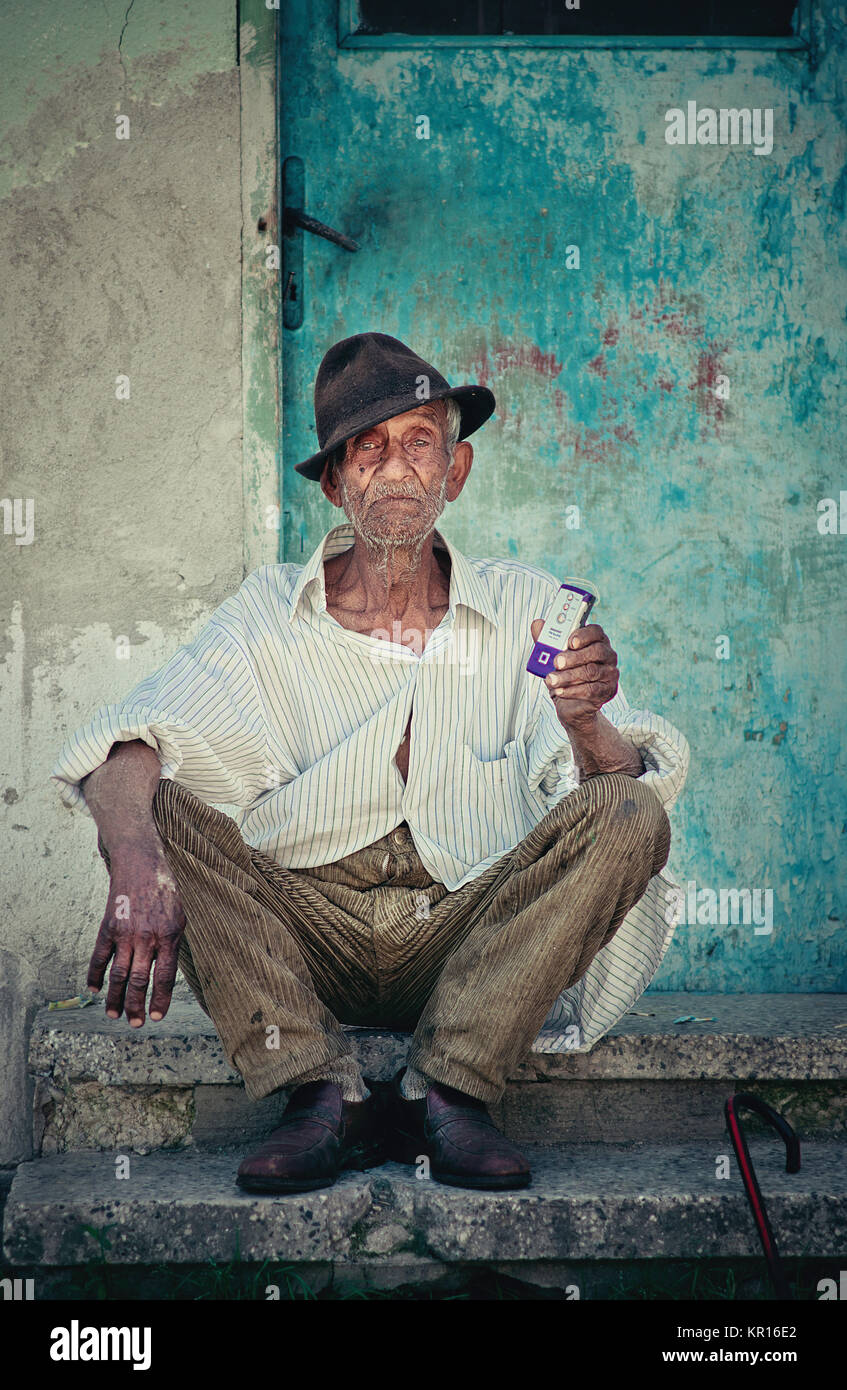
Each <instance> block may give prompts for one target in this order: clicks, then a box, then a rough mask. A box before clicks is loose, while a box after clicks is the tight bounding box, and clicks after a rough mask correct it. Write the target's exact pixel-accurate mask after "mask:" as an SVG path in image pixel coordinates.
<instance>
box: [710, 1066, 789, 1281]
mask: <svg viewBox="0 0 847 1390" xmlns="http://www.w3.org/2000/svg"><path fill="white" fill-rule="evenodd" d="M741 1108H743V1109H745V1110H754V1111H755V1112H756V1114H757V1115H761V1117H762V1119H763V1120H767V1122H768V1124H769V1125H771V1126H772V1127H773V1128H774V1129H775V1130H776V1131H777V1133H778V1134H779V1136H780V1138H781V1139H782V1140H783V1142H784V1143H785V1171H786V1173H799V1171H800V1140H799V1139H798V1138H797V1135H796V1134H795V1133H794V1130H793V1129H792V1128H791V1125H790V1124H789V1123H788V1121H787V1120H786V1119H785V1117H784V1116H783V1115H780V1113H779V1111H778V1110H773V1109H772V1108H771V1107H770V1106H769V1105H768V1104H766V1102H765V1101H763V1100H760V1099H759V1097H758V1096H754V1095H750V1094H749V1093H748V1092H746V1091H740V1092H739V1093H738V1094H737V1095H734V1096H730V1097H729V1099H728V1100H727V1102H726V1104H725V1105H724V1116H725V1117H726V1127H727V1129H728V1130H729V1137H730V1139H731V1140H732V1147H733V1148H734V1150H735V1157H736V1159H737V1161H738V1166H739V1168H740V1169H741V1177H742V1178H743V1180H744V1190H745V1192H746V1193H747V1200H748V1201H749V1203H750V1207H751V1210H752V1212H753V1220H754V1221H755V1223H756V1230H757V1231H758V1232H759V1239H760V1240H761V1242H762V1249H763V1250H764V1252H765V1259H766V1260H767V1264H768V1272H769V1274H770V1276H771V1282H772V1283H773V1286H774V1290H775V1291H776V1296H777V1298H781V1299H787V1300H791V1299H793V1297H794V1295H793V1294H792V1292H791V1289H790V1287H789V1284H788V1280H787V1279H786V1277H785V1274H784V1273H783V1269H782V1263H781V1261H780V1258H779V1250H778V1249H777V1244H776V1240H775V1238H774V1233H773V1231H772V1230H771V1223H770V1221H769V1220H768V1213H767V1210H766V1208H765V1201H764V1198H763V1197H762V1193H761V1190H760V1188H759V1184H758V1182H757V1181H756V1174H755V1172H754V1169H753V1162H752V1159H751V1158H750V1151H749V1149H748V1148H747V1140H746V1139H745V1137H744V1131H743V1129H742V1128H741V1122H740V1120H739V1118H738V1113H737V1112H738V1110H739V1109H741Z"/></svg>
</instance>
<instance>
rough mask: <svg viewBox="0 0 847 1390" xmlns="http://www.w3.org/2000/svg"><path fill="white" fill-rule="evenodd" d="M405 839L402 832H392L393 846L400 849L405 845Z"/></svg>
mask: <svg viewBox="0 0 847 1390" xmlns="http://www.w3.org/2000/svg"><path fill="white" fill-rule="evenodd" d="M405 838H406V837H405V836H404V834H403V831H402V830H392V832H391V843H392V845H396V846H397V848H398V849H399V848H400V846H401V845H402V844H404V843H405Z"/></svg>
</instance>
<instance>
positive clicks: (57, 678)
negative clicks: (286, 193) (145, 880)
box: [0, 0, 244, 1163]
mask: <svg viewBox="0 0 847 1390" xmlns="http://www.w3.org/2000/svg"><path fill="white" fill-rule="evenodd" d="M0 53H2V54H3V82H2V84H0V130H2V142H0V144H2V151H3V162H2V167H1V168H0V197H2V205H0V242H2V248H0V319H2V322H3V336H4V339H5V341H4V348H5V352H4V362H5V365H4V376H3V392H2V396H3V402H2V411H3V415H2V421H0V438H1V439H2V473H0V480H1V481H0V496H2V497H9V498H12V499H14V498H20V499H22V500H23V501H24V502H25V500H26V499H32V502H33V503H34V535H33V539H32V542H31V544H21V545H19V544H17V543H16V540H15V537H14V536H13V535H4V534H0V565H2V580H0V591H2V623H0V632H2V637H0V641H1V642H2V650H1V651H0V660H2V666H0V682H1V684H0V727H2V729H3V736H2V743H3V748H2V772H0V806H2V811H3V817H2V820H3V848H2V859H3V870H4V871H3V876H2V888H0V900H1V901H2V908H0V911H2V923H3V925H2V942H3V948H2V953H0V978H2V981H3V984H2V988H0V1088H2V1097H3V1100H2V1111H0V1162H6V1163H8V1162H12V1161H14V1160H16V1159H18V1158H20V1157H21V1156H23V1155H25V1154H26V1152H27V1147H28V1144H29V1113H28V1105H27V1097H26V1082H25V1048H26V1043H27V1036H28V1026H25V1024H27V1025H28V1019H29V1017H31V1011H32V1009H33V1007H34V1006H35V1005H36V1004H40V1003H43V1002H44V1000H45V999H47V998H55V997H59V996H63V995H67V994H70V993H76V992H78V990H79V989H80V988H81V987H82V986H83V984H84V981H85V970H86V966H87V961H88V957H89V955H90V952H91V948H92V943H93V938H94V934H95V932H96V928H97V926H98V924H99V921H100V918H101V916H102V912H103V907H104V903H105V893H106V887H107V880H106V876H105V871H104V868H103V866H102V864H101V862H100V860H99V856H98V855H97V852H96V844H95V839H94V835H93V823H92V822H91V821H90V820H89V819H88V818H87V817H83V816H80V815H75V816H71V815H70V814H69V813H67V812H66V811H64V810H63V809H62V808H61V807H60V805H59V803H58V801H57V797H56V793H55V787H54V785H53V784H52V783H50V782H48V780H47V778H48V774H49V771H50V767H51V765H52V762H53V760H54V758H55V755H56V751H57V748H58V745H59V743H60V741H61V739H62V737H63V735H64V733H65V731H66V730H67V729H68V728H71V727H74V726H76V725H78V724H79V723H81V722H82V720H83V719H84V718H86V717H87V716H88V714H89V713H90V712H91V710H92V709H93V707H94V706H95V705H96V704H98V703H99V702H101V701H102V700H103V699H112V698H115V697H117V696H118V695H120V694H121V693H122V692H124V691H126V690H127V689H129V687H130V686H131V685H132V684H134V683H135V681H136V680H138V679H140V678H141V676H142V675H143V674H144V673H146V672H148V671H150V670H152V669H154V668H155V667H156V666H157V665H159V664H161V662H162V661H163V660H164V659H165V657H166V656H167V655H168V654H170V652H171V651H172V650H173V649H174V647H175V646H177V645H178V644H179V643H180V642H182V641H185V640H186V639H187V638H188V637H189V636H190V635H191V634H193V632H194V631H195V629H196V628H197V626H198V625H199V624H200V623H201V622H202V621H203V620H204V619H205V617H206V616H207V615H208V613H209V612H210V611H211V609H212V608H214V607H215V606H216V605H217V604H218V603H219V602H221V600H222V599H223V597H224V596H225V595H226V594H227V593H228V592H230V591H231V590H232V589H234V588H235V587H237V585H238V584H239V583H240V581H241V578H242V575H243V563H242V551H243V530H244V527H243V513H242V454H241V429H242V398H241V389H242V382H241V182H240V141H239V133H240V109H239V73H238V66H237V50H236V6H235V4H234V3H233V0H204V3H203V4H199V5H198V4H193V3H190V2H189V0H168V2H167V3H163V0H156V3H150V2H149V0H134V2H132V0H131V3H129V6H127V0H69V3H66V4H63V5H55V4H49V3H47V2H46V0H26V3H24V0H4V3H3V5H2V13H0ZM116 115H125V116H128V117H129V122H130V125H129V139H128V140H119V139H117V138H116V124H115V117H116ZM119 374H126V375H127V376H128V377H129V383H130V398H129V400H118V399H116V394H115V392H116V385H115V382H116V377H117V376H118V375H119ZM23 515H24V518H25V510H24V514H23ZM119 638H126V639H127V640H128V652H129V655H128V656H127V657H123V656H121V655H119V652H120V650H121V644H120V643H119V640H118V639H119ZM25 1011H27V1012H26V1017H25Z"/></svg>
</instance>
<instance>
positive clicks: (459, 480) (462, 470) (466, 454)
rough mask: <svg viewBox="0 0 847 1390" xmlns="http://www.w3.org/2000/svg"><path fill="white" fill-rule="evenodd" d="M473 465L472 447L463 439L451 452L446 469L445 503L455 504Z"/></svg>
mask: <svg viewBox="0 0 847 1390" xmlns="http://www.w3.org/2000/svg"><path fill="white" fill-rule="evenodd" d="M472 463H473V445H472V444H469V443H468V441H467V440H466V439H463V440H462V441H461V443H460V444H457V445H456V447H455V449H454V450H453V459H452V462H451V464H450V467H449V468H448V469H447V501H448V502H455V500H456V498H457V497H458V496H459V493H460V492H461V491H462V488H463V487H464V486H465V483H466V482H467V478H468V474H469V473H470V471H471V464H472Z"/></svg>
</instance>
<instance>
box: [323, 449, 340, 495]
mask: <svg viewBox="0 0 847 1390" xmlns="http://www.w3.org/2000/svg"><path fill="white" fill-rule="evenodd" d="M331 474H332V482H330V475H331ZM320 484H321V492H322V493H323V495H324V497H326V498H327V499H328V500H329V501H330V502H331V503H332V505H333V506H334V507H340V506H341V494H340V491H339V487H338V469H333V467H332V456H331V455H330V457H329V458H328V459H327V460H326V462H325V463H324V467H323V472H322V473H321V476H320Z"/></svg>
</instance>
